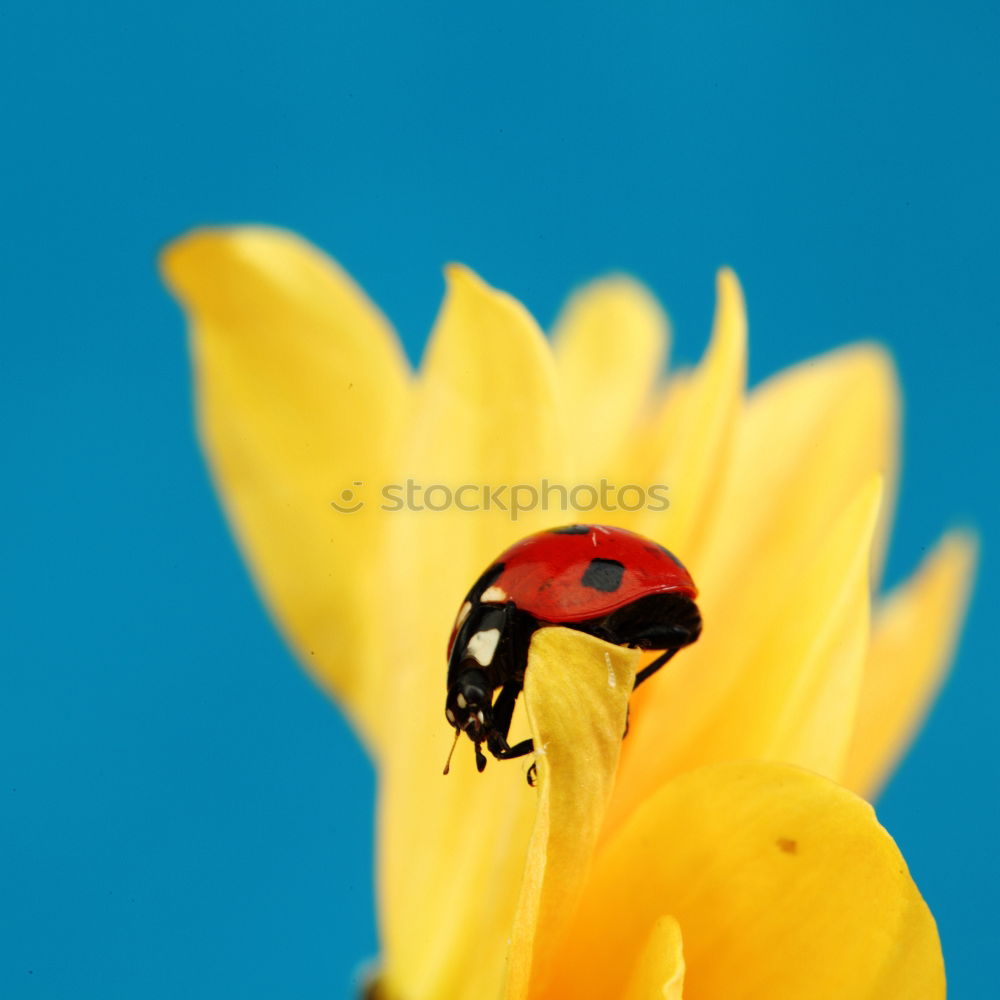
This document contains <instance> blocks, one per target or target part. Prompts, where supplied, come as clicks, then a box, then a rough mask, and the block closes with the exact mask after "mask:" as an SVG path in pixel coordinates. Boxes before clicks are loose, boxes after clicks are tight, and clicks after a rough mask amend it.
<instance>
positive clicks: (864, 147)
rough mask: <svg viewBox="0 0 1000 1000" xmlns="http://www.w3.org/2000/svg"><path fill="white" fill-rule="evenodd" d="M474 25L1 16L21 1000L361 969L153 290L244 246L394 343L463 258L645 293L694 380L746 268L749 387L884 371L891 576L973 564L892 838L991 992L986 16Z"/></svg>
mask: <svg viewBox="0 0 1000 1000" xmlns="http://www.w3.org/2000/svg"><path fill="white" fill-rule="evenodd" d="M471 6H473V5H469V4H466V3H448V4H434V5H425V4H418V3H408V4H403V3H396V4H378V3H371V2H368V3H356V2H351V3H336V4H334V3H323V2H319V0H314V2H304V0H286V2H284V3H282V4H281V5H280V6H279V5H278V4H262V3H255V2H241V3H215V4H208V5H206V4H204V3H203V2H198V3H194V2H190V0H170V2H169V3H168V2H159V3H145V4H138V5H137V4H134V3H128V4H126V3H122V2H108V3H100V4H95V5H89V4H88V5H84V4H69V3H62V4H59V3H51V2H48V3H47V2H39V0H35V2H32V3H27V2H24V0H16V2H14V3H13V4H11V3H8V4H6V5H5V8H4V12H3V15H2V21H0V73H2V74H3V90H4V94H3V95H2V104H0V106H2V108H3V110H2V115H3V132H2V135H3V142H4V147H5V148H4V152H3V156H2V160H0V171H2V183H0V218H2V219H3V229H4V231H3V239H2V244H3V245H2V248H0V254H2V266H0V276H2V277H0V280H2V284H3V292H2V310H0V326H2V329H3V356H4V361H3V369H4V375H5V378H4V383H5V388H4V390H3V394H2V399H0V405H2V407H3V419H4V426H5V428H6V433H5V434H4V438H5V439H6V440H5V446H6V457H5V461H4V470H5V472H6V477H5V481H6V485H5V488H4V490H3V494H2V501H0V502H2V505H3V511H2V516H3V524H4V531H3V536H4V537H3V542H2V545H3V549H4V554H3V566H4V572H3V579H2V587H3V607H4V610H5V614H4V619H5V624H4V627H3V646H4V647H5V648H4V651H3V654H2V655H3V660H2V664H3V666H2V697H0V841H2V843H0V878H2V882H0V900H2V913H0V992H2V993H3V995H4V996H7V997H17V998H20V997H70V996H72V997H100V998H105V1000H110V998H119V997H122V998H125V997H128V998H131V997H148V998H156V997H164V998H166V997H171V998H173V997H177V996H188V997H216V996H219V995H227V996H238V997H246V998H252V997H278V996H295V997H299V998H303V1000H305V998H310V997H316V998H320V997H324V998H325V997H331V996H333V997H336V996H344V997H346V996H348V995H349V993H350V979H351V976H352V974H353V971H354V969H355V968H356V964H357V963H358V961H359V960H361V959H362V958H364V957H365V956H368V955H371V954H372V953H373V952H374V950H375V947H376V941H375V932H374V916H373V911H372V902H371V888H370V880H369V868H370V863H371V846H370V845H371V835H372V826H371V818H370V814H371V809H372V803H373V793H372V784H373V775H372V772H371V769H370V767H369V765H368V764H367V763H366V761H365V759H364V758H363V756H362V754H361V752H360V750H359V749H358V748H357V747H356V746H355V744H354V742H353V740H352V738H351V736H350V734H349V732H348V731H347V729H346V727H345V725H344V723H343V722H342V721H341V719H340V718H339V716H338V714H337V711H336V710H335V709H334V708H333V707H332V706H331V705H330V704H328V703H327V702H326V701H325V700H324V698H323V697H322V696H321V695H320V694H319V693H318V692H317V691H316V690H314V689H313V687H312V686H311V685H310V683H309V682H308V681H307V680H306V679H305V678H304V676H303V675H302V674H300V672H299V671H298V669H297V668H296V666H295V664H294V663H293V662H292V660H291V658H290V657H289V655H288V653H287V652H286V651H285V650H284V648H283V647H282V645H281V643H280V641H279V640H278V639H277V638H276V636H275V634H274V631H273V630H272V627H271V626H270V624H269V623H268V622H267V620H266V619H265V617H264V615H263V613H262V612H261V610H260V608H259V607H258V603H257V601H256V599H255V596H254V594H253V592H252V590H251V588H250V586H249V584H248V582H247V579H246V577H245V575H244V571H243V569H242V567H241V565H240V562H239V559H238V558H237V556H236V554H235V552H234V549H233V546H232V543H231V541H230V539H229V537H228V535H227V533H226V530H225V527H224V525H223V523H222V520H221V518H220V515H219V513H218V511H217V509H216V505H215V500H214V498H213V495H212V492H211V490H210V488H209V486H208V483H207V481H206V476H205V472H204V469H203V467H202V462H201V458H200V456H199V454H198V451H197V449H196V446H195V443H194V440H193V435H192V426H191V418H190V402H191V400H190V388H189V385H188V369H187V360H186V357H185V351H184V337H183V332H182V324H181V317H180V315H179V313H178V311H177V309H176V307H175V306H174V304H173V303H172V301H171V300H170V299H169V298H168V296H167V295H166V293H165V292H164V291H163V289H162V287H161V285H160V283H159V280H158V278H157V275H156V273H155V269H154V257H155V254H156V252H157V250H158V248H159V247H160V246H162V245H163V243H164V242H165V241H167V240H168V239H170V238H171V237H172V236H174V235H175V234H178V233H179V232H181V231H183V230H184V229H186V228H188V227H190V226H194V225H197V224H199V223H204V222H223V221H254V220H260V221H266V222H272V223H276V224H282V225H286V226H289V227H291V228H293V229H297V230H299V231H301V232H302V233H304V234H306V235H307V236H309V237H310V238H311V239H313V240H315V241H316V242H318V243H319V244H320V245H322V246H323V247H325V248H326V249H327V250H329V251H330V252H331V253H333V254H334V255H335V256H337V257H338V258H339V259H340V260H341V261H342V262H343V263H344V264H345V266H346V267H347V268H348V269H349V270H350V271H351V272H352V273H353V274H354V275H355V276H356V277H357V278H358V279H359V280H360V282H361V283H362V284H363V285H364V286H365V287H366V288H367V290H368V291H369V293H370V294H371V295H372V296H373V297H374V299H375V300H376V301H377V302H379V303H380V304H381V306H382V307H383V308H384V309H385V310H386V312H387V313H388V315H389V316H390V318H391V319H392V320H393V321H394V322H395V323H396V324H397V326H398V328H399V329H400V330H401V331H402V332H403V335H404V336H405V339H406V343H407V346H408V349H409V351H410V353H411V355H412V356H414V357H416V356H418V355H419V351H420V348H421V345H422V343H423V340H424V337H425V334H426V331H427V329H428V327H429V325H430V323H431V321H432V318H433V316H434V313H435V310H436V308H437V304H438V300H439V296H440V294H441V290H442V284H441V277H440V265H441V264H442V263H443V262H445V261H447V260H452V259H457V260H462V261H465V262H467V263H469V264H471V265H473V266H474V267H476V268H477V269H478V270H480V272H481V273H482V274H483V275H484V276H485V277H486V278H487V279H488V280H490V281H491V282H493V283H494V284H497V285H499V286H500V287H502V288H505V289H508V290H510V291H512V292H513V293H515V294H517V295H518V296H520V297H521V298H522V299H523V300H524V301H525V302H526V303H527V305H528V306H529V307H530V308H531V309H532V310H533V311H534V312H535V314H536V315H537V316H538V317H539V318H540V320H541V321H542V322H543V323H548V322H549V321H550V320H551V319H552V317H553V315H554V313H555V311H556V309H557V306H558V304H559V302H560V300H561V298H562V297H563V295H564V294H565V293H566V291H567V290H568V289H569V288H570V287H571V286H573V285H574V284H576V283H578V282H579V281H580V280H581V279H583V278H585V277H588V276H592V275H594V274H597V273H600V272H602V271H605V270H607V269H609V268H624V269H627V270H629V271H632V272H634V273H635V274H637V275H639V276H640V277H642V278H643V279H645V280H646V281H647V282H648V283H649V284H650V285H651V286H652V287H653V288H654V289H655V291H656V292H657V293H658V294H659V295H660V297H661V298H662V300H663V301H664V302H665V304H666V305H667V306H668V308H669V309H670V311H671V314H672V317H673V320H674V323H675V327H676V333H677V353H678V354H679V356H680V358H681V359H682V360H693V359H695V358H696V357H697V356H698V355H699V353H700V351H701V349H702V347H703V346H704V342H705V339H706V334H707V330H708V325H709V321H710V316H711V308H712V295H713V291H712V280H713V273H714V270H715V268H716V267H717V266H718V265H719V264H721V263H729V264H732V265H733V266H734V267H735V268H736V269H737V270H738V272H739V274H740V276H741V278H742V279H743V281H744V283H745V286H746V290H747V297H748V302H749V308H750V317H751V329H752V340H751V350H752V366H751V374H752V377H753V379H754V380H759V379H760V378H762V377H763V376H765V375H766V374H768V373H770V372H772V371H774V370H776V369H777V368H779V367H781V366H783V365H785V364H787V363H789V362H792V361H795V360H798V359H800V358H802V357H804V356H807V355H809V354H811V353H814V352H818V351H822V350H825V349H827V348H830V347H833V346H835V345H837V344H840V343H842V342H844V341H848V340H852V339H856V338H861V337H870V336H875V337H879V338H882V339H883V340H885V341H886V342H887V343H888V344H889V345H890V347H891V349H892V350H893V351H894V353H895V356H896V358H897V360H898V363H899V367H900V369H901V373H902V377H903V382H904V387H905V391H906V400H907V414H906V455H905V476H904V480H903V489H902V500H901V503H900V506H899V513H898V518H897V524H896V530H895V534H894V540H893V546H892V551H891V558H890V562H889V569H888V580H889V582H890V583H892V582H895V581H897V580H899V579H900V578H901V577H902V576H904V575H905V574H906V573H908V572H909V571H910V570H911V569H912V567H913V566H914V564H915V563H916V561H917V559H918V558H919V556H920V555H921V554H922V553H923V552H924V551H925V550H926V549H927V547H928V546H929V545H930V544H931V543H932V542H933V541H934V540H935V539H936V537H937V536H938V534H939V533H940V531H941V530H942V529H943V528H944V527H945V526H947V525H948V524H952V523H956V521H958V522H961V521H967V522H971V523H974V524H976V525H978V526H979V527H980V529H981V530H982V532H983V535H984V537H985V543H986V548H985V553H984V555H985V559H986V569H985V570H984V571H983V573H982V575H981V578H980V583H979V588H978V593H977V597H976V604H975V606H974V607H973V614H972V618H971V620H970V624H969V628H968V631H967V633H966V636H965V640H964V643H963V646H962V650H961V656H960V662H959V665H958V669H957V671H956V673H955V675H954V677H953V679H952V680H951V682H950V683H949V685H948V687H947V690H946V691H945V694H944V696H943V698H942V699H941V701H940V703H939V705H938V708H937V710H936V712H935V714H934V716H933V718H932V719H931V721H930V724H929V725H928V727H927V728H926V730H925V731H924V733H923V735H922V737H921V738H920V741H919V743H918V744H917V746H916V749H915V750H914V751H913V753H912V754H911V756H910V757H909V759H908V761H907V762H906V764H905V765H904V766H903V768H902V770H901V771H900V772H899V774H898V776H897V778H896V779H895V781H894V783H893V785H892V786H891V788H890V790H889V792H888V793H887V794H886V795H885V797H884V799H883V800H882V802H881V804H880V815H881V818H882V819H883V821H884V822H885V824H886V825H887V826H888V828H889V829H890V830H891V831H892V833H893V834H894V835H895V836H896V838H897V839H898V841H899V843H900V845H901V847H902V849H903V851H904V853H905V855H906V857H907V859H908V861H909V863H910V865H911V868H912V870H913V872H914V874H915V876H916V878H917V880H918V884H919V885H920V887H921V889H922V890H923V892H924V894H925V895H926V897H927V899H928V901H929V903H930V904H931V907H932V909H933V910H934V913H935V914H936V916H937V919H938V921H939V924H940V928H941V932H942V935H943V939H944V945H945V952H946V956H947V959H948V966H949V973H950V980H951V983H952V986H953V992H952V995H953V996H957V997H963V996H968V997H972V996H983V995H986V994H987V992H988V990H989V987H987V983H989V984H990V987H992V986H993V985H994V973H993V971H992V966H991V965H990V963H989V962H988V961H987V960H986V956H987V952H988V950H990V949H992V948H993V946H994V944H995V940H994V938H995V929H994V927H993V926H992V923H993V914H994V912H995V893H996V890H997V867H998V862H997V852H996V850H995V845H996V843H997V842H998V840H1000V817H998V813H997V804H996V788H997V759H996V750H997V741H996V737H995V733H996V730H997V723H996V715H997V708H996V705H997V696H998V694H1000V680H998V675H997V672H996V669H995V661H996V656H995V639H994V638H993V637H992V633H991V632H989V624H988V616H987V612H988V608H990V607H992V606H995V605H996V603H997V599H998V593H997V579H996V577H995V575H993V574H992V571H991V569H990V566H989V560H990V554H991V553H990V542H991V537H992V534H993V531H994V526H995V513H994V512H995V509H996V501H995V490H996V486H997V473H996V468H995V454H996V452H995V448H994V440H995V429H994V419H993V417H994V413H995V405H996V404H995V387H994V379H995V374H994V372H995V368H996V365H997V362H998V357H997V349H996V337H997V332H998V331H997V311H996V292H995V287H994V284H995V282H996V276H997V270H998V264H1000V261H998V259H997V258H998V254H997V238H996V233H997V231H998V228H1000V227H998V223H1000V218H998V202H997V199H996V197H995V195H996V178H997V177H998V176H1000V155H998V150H1000V147H998V140H997V107H998V100H1000V76H998V73H997V69H996V39H997V37H1000V16H998V13H997V12H998V8H997V7H996V5H995V4H988V3H981V4H976V3H960V4H947V5H944V4H941V5H936V4H921V3H882V4H878V5H876V6H877V7H878V9H877V10H872V9H871V7H872V5H871V4H869V3H862V2H854V0H851V2H842V3H839V4H837V5H829V6H830V7H831V8H832V9H830V10H824V11H820V10H811V11H810V10H806V9H805V8H806V5H803V4H801V3H795V2H786V3H771V4H761V5H759V6H758V9H757V10H756V11H748V10H747V9H745V6H744V5H738V4H735V3H733V4H724V3H717V2H714V3H713V2H703V3H699V4H693V3H692V4H684V5H680V4H674V3H656V4H654V3H649V4H637V3H631V4H625V5H624V6H622V7H620V9H618V10H617V11H616V12H612V11H611V9H610V8H607V7H606V5H600V6H591V5H587V4H581V3H565V4H549V5H546V6H545V7H544V9H541V8H540V7H538V6H536V5H535V4H529V3H513V4H511V3H508V4H504V5H500V4H495V5H490V6H489V7H487V6H482V5H476V6H475V9H470V7H471ZM817 6H818V5H817ZM345 803H346V804H347V808H345Z"/></svg>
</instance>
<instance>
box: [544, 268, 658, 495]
mask: <svg viewBox="0 0 1000 1000" xmlns="http://www.w3.org/2000/svg"><path fill="white" fill-rule="evenodd" d="M667 340H668V327H667V318H666V316H665V315H664V314H663V310H662V309H661V308H660V305H659V303H658V302H657V301H656V299H654V298H653V296H652V295H650V293H649V292H648V291H647V290H646V289H645V288H644V287H643V286H642V285H640V284H639V283H638V282H637V281H634V280H632V279H631V278H626V277H613V278H605V279H603V280H600V281H594V282H591V283H590V284H589V285H587V286H585V287H584V288H583V289H581V290H580V291H579V292H577V293H576V294H575V295H573V296H572V298H570V300H569V302H568V303H567V304H566V306H565V308H564V309H563V311H562V313H561V314H560V316H559V318H558V320H557V321H556V325H555V329H554V332H553V344H552V348H553V353H554V355H555V361H556V369H557V372H558V375H559V384H560V390H561V395H562V404H563V412H564V414H565V417H566V426H567V428H569V429H570V432H571V434H572V439H573V443H574V444H575V449H574V450H575V454H576V459H577V472H576V473H575V474H576V475H577V476H579V477H580V478H581V481H590V480H593V479H598V478H600V477H601V476H609V477H611V478H612V479H614V477H616V476H617V474H618V472H619V470H620V468H621V465H622V451H623V449H624V448H625V446H626V445H627V444H628V443H630V441H631V439H632V436H633V435H634V432H635V428H636V425H637V423H638V421H639V419H640V416H641V415H642V414H643V413H644V411H645V408H646V407H647V406H648V404H649V400H650V395H651V393H652V391H653V387H654V385H655V384H656V380H657V378H658V376H659V373H660V372H661V370H662V368H663V363H664V359H665V356H666V349H667Z"/></svg>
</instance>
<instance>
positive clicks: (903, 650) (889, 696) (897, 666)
mask: <svg viewBox="0 0 1000 1000" xmlns="http://www.w3.org/2000/svg"><path fill="white" fill-rule="evenodd" d="M975 562H976V541H975V539H974V538H973V537H971V536H970V535H968V534H965V533H963V532H953V533H952V534H950V535H946V536H945V537H944V538H943V539H942V540H941V542H940V543H939V544H938V546H937V548H936V549H935V550H934V551H933V552H932V553H931V554H930V555H929V556H928V557H927V558H926V559H925V560H924V562H923V564H922V565H921V566H920V568H919V569H918V570H917V572H916V574H914V576H913V577H912V578H911V579H910V580H908V581H907V582H906V583H905V584H903V586H901V587H900V588H899V589H898V590H896V591H895V592H894V593H892V594H891V595H890V596H889V597H888V598H887V599H886V600H885V602H884V604H883V605H882V606H881V607H880V608H879V609H878V612H877V614H876V617H875V622H874V627H873V630H872V642H871V648H870V649H869V652H868V664H867V666H866V668H865V676H864V682H863V685H862V688H861V700H860V705H859V710H858V721H857V726H856V728H855V732H854V737H853V740H852V742H851V747H850V753H849V754H848V758H847V762H846V764H845V766H844V770H843V774H842V778H841V780H842V782H843V783H844V784H845V785H847V787H848V788H853V789H854V790H855V791H856V792H858V793H859V794H860V795H864V796H865V797H867V798H871V797H873V796H874V795H875V794H877V793H878V791H879V790H880V788H881V787H882V785H883V784H884V783H885V781H886V780H887V778H888V776H889V773H890V771H891V770H892V768H893V767H894V766H895V764H896V762H897V760H898V759H899V757H900V756H901V755H902V753H903V751H904V750H905V749H906V747H907V746H908V745H909V743H910V741H911V740H912V739H913V736H914V734H915V733H916V730H917V727H918V726H919V725H920V722H921V721H922V720H923V717H924V716H925V715H926V713H927V710H928V708H929V706H930V703H931V701H932V700H933V699H934V696H935V695H936V694H937V691H938V688H939V687H940V686H941V682H942V680H943V679H944V675H945V672H946V671H947V669H948V665H949V664H950V662H951V658H952V654H953V652H954V650H955V644H956V642H957V641H958V635H959V631H960V629H961V626H962V620H963V618H964V617H965V609H966V605H967V604H968V599H969V591H970V589H971V586H972V578H973V575H974V571H975Z"/></svg>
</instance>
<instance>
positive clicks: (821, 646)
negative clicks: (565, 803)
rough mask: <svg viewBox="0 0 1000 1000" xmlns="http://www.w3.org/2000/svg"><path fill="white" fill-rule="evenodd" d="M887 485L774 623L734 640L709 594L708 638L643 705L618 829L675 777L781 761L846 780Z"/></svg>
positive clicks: (853, 509)
mask: <svg viewBox="0 0 1000 1000" xmlns="http://www.w3.org/2000/svg"><path fill="white" fill-rule="evenodd" d="M880 496H881V488H880V483H879V481H878V480H875V481H874V482H872V483H869V484H868V487H867V488H866V489H864V490H863V491H862V493H861V494H860V495H859V496H858V497H856V498H855V500H854V502H853V503H852V504H851V505H850V506H849V507H848V509H847V510H846V511H844V512H843V514H842V515H841V516H840V518H839V519H838V520H837V521H836V522H835V523H833V524H831V525H829V526H828V531H827V537H826V539H825V540H824V542H823V544H822V545H821V546H819V547H818V548H817V549H816V550H815V551H814V552H813V553H812V560H811V562H810V563H809V564H808V565H807V566H806V567H804V569H803V572H802V575H801V577H800V579H798V580H797V581H796V583H795V585H794V586H792V587H789V588H788V589H787V590H785V591H778V592H775V593H774V594H772V595H771V604H770V607H769V608H768V609H767V617H766V619H765V620H764V621H763V622H761V623H759V627H758V628H756V629H754V630H749V629H748V630H747V633H746V634H745V635H744V636H741V642H740V644H739V645H737V644H736V643H734V641H733V637H732V636H731V635H730V634H729V629H730V617H731V609H730V608H729V607H727V606H722V607H720V606H718V605H717V604H716V603H715V601H714V600H713V595H711V594H705V595H703V596H704V598H705V600H704V601H703V611H704V614H705V631H704V633H703V634H702V637H701V638H700V639H699V640H698V642H697V643H696V644H695V645H694V646H693V647H692V648H691V649H690V650H684V651H683V652H682V653H681V654H679V655H678V656H677V657H676V659H675V660H674V661H672V662H671V663H670V665H669V666H668V667H666V668H665V669H664V670H663V672H662V673H663V676H662V677H661V676H659V675H657V676H655V677H654V678H653V679H651V680H650V681H649V682H648V683H647V684H645V685H644V686H643V687H641V688H640V689H639V690H638V691H637V692H636V695H635V698H634V699H633V713H632V714H633V725H632V731H631V732H630V733H629V736H628V739H627V740H626V741H625V749H624V751H623V755H622V767H621V772H622V773H621V776H620V778H619V785H618V789H617V790H616V797H615V803H614V822H615V823H618V822H621V821H622V820H623V819H624V817H625V816H627V815H628V813H629V811H630V810H631V809H634V808H636V806H637V805H638V804H639V803H640V802H641V801H642V800H643V799H644V798H645V797H646V796H647V795H649V794H650V793H651V792H652V791H653V790H654V789H655V788H656V787H657V786H658V785H660V784H662V783H663V781H665V780H666V779H667V778H668V777H670V776H671V775H674V774H678V773H680V772H682V771H687V770H691V769H693V768H695V767H698V766H699V765H701V764H705V763H712V762H716V761H724V760H743V759H761V760H782V761H788V762H790V763H793V764H799V765H800V766H803V767H808V768H811V769H812V770H815V771H819V772H820V773H823V774H827V775H830V776H833V777H835V776H837V775H839V773H840V768H841V767H842V765H843V761H844V759H845V756H846V754H847V748H848V746H849V743H850V739H851V734H852V732H853V727H854V719H855V713H856V710H857V700H858V692H859V690H860V686H861V677H862V670H863V668H864V662H865V653H866V650H867V641H868V612H869V589H868V588H869V585H868V555H869V551H870V547H871V537H872V531H873V530H874V525H875V521H876V518H877V516H878V509H879V499H880Z"/></svg>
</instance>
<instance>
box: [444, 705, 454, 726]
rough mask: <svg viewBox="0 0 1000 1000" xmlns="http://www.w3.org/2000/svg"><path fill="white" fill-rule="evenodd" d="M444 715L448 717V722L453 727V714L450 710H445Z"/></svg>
mask: <svg viewBox="0 0 1000 1000" xmlns="http://www.w3.org/2000/svg"><path fill="white" fill-rule="evenodd" d="M444 714H445V715H447V716H448V721H449V722H450V723H451V724H452V725H455V713H454V712H453V711H452V710H451V709H450V708H446V709H445V711H444Z"/></svg>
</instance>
